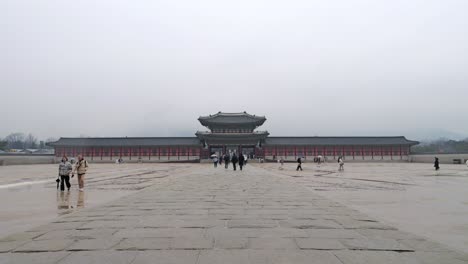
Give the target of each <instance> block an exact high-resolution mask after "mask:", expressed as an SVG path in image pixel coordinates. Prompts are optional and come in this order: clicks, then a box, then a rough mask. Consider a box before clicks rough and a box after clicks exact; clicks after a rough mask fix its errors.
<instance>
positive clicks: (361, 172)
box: [264, 162, 468, 252]
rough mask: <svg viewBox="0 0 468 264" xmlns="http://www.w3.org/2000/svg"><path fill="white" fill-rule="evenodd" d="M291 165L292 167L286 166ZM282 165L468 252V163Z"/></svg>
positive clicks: (315, 185)
mask: <svg viewBox="0 0 468 264" xmlns="http://www.w3.org/2000/svg"><path fill="white" fill-rule="evenodd" d="M286 165H289V166H286ZM286 165H285V167H284V169H283V170H278V165H276V164H265V165H264V167H265V168H266V169H268V170H270V171H274V172H275V173H278V174H283V175H284V176H285V177H289V178H290V179H291V180H292V181H295V182H299V183H301V185H303V186H306V187H308V188H310V189H311V190H314V191H317V192H318V194H320V195H323V196H325V197H327V198H330V199H333V200H335V201H337V202H340V203H342V204H345V205H347V206H350V207H352V208H354V209H357V210H359V211H361V212H363V213H365V214H367V215H369V216H372V217H375V218H377V219H378V220H379V221H382V222H384V223H388V224H389V225H392V226H395V227H397V228H399V229H401V230H403V231H407V232H410V233H414V234H417V235H420V236H424V237H427V238H430V239H432V240H435V241H438V242H441V243H444V244H446V245H449V246H451V247H452V248H456V249H459V250H462V251H465V252H468V206H467V205H468V195H467V191H466V190H468V167H467V166H466V165H447V164H443V166H442V168H441V170H440V171H439V172H435V171H434V170H433V167H432V164H418V163H347V164H345V171H344V172H338V164H337V163H336V162H333V163H331V162H330V163H326V164H324V165H321V166H317V165H315V164H311V163H306V164H304V165H303V168H304V171H303V172H296V171H295V166H294V165H293V164H286Z"/></svg>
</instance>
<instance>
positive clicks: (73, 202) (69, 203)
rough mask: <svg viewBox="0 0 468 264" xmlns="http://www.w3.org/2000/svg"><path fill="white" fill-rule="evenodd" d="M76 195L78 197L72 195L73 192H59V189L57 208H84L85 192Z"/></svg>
mask: <svg viewBox="0 0 468 264" xmlns="http://www.w3.org/2000/svg"><path fill="white" fill-rule="evenodd" d="M75 196H76V197H72V195H71V192H58V191H57V209H59V210H73V209H75V208H83V207H84V197H85V192H78V195H75ZM74 198H76V199H74ZM65 213H66V211H65ZM65 213H63V214H65Z"/></svg>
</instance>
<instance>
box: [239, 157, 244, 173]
mask: <svg viewBox="0 0 468 264" xmlns="http://www.w3.org/2000/svg"><path fill="white" fill-rule="evenodd" d="M244 162H245V157H244V155H242V154H240V155H239V168H240V170H242V167H243V166H244Z"/></svg>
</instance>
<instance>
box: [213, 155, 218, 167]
mask: <svg viewBox="0 0 468 264" xmlns="http://www.w3.org/2000/svg"><path fill="white" fill-rule="evenodd" d="M213 165H214V167H215V168H217V167H218V156H213Z"/></svg>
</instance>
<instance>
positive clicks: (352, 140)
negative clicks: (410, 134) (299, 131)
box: [265, 136, 419, 146]
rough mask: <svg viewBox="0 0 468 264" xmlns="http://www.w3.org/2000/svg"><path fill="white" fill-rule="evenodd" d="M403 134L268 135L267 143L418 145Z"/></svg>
mask: <svg viewBox="0 0 468 264" xmlns="http://www.w3.org/2000/svg"><path fill="white" fill-rule="evenodd" d="M417 144H419V142H417V141H411V140H408V139H406V138H405V137H403V136H399V137H267V138H266V139H265V145H311V146H320V145H327V146H329V145H337V146H338V145H339V146H346V145H349V146H352V145H373V146H375V145H417Z"/></svg>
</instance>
